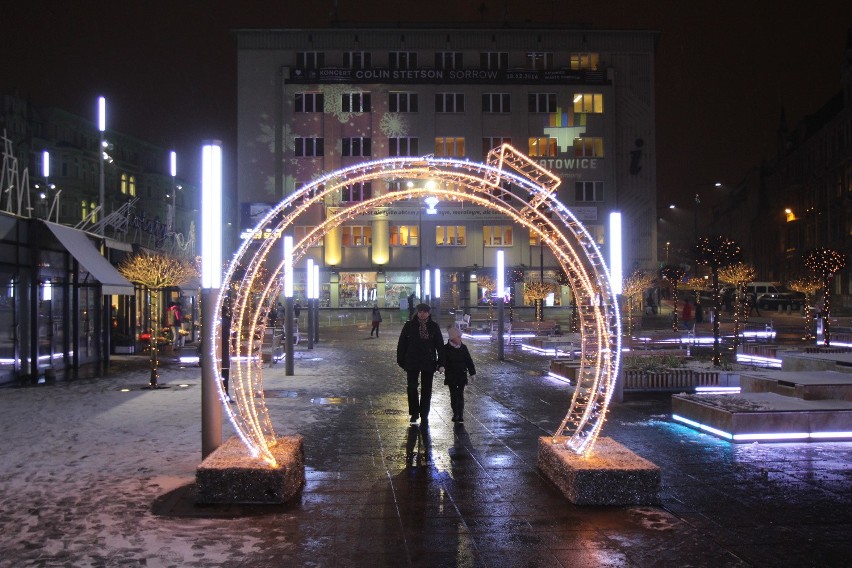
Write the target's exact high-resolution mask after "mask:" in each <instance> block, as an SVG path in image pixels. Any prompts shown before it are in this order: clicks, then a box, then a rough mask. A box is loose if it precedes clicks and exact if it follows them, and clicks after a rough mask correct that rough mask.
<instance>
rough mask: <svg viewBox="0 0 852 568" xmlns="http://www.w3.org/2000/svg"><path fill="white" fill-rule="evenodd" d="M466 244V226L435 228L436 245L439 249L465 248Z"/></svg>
mask: <svg viewBox="0 0 852 568" xmlns="http://www.w3.org/2000/svg"><path fill="white" fill-rule="evenodd" d="M466 242H467V238H466V228H465V226H464V225H438V226H437V227H435V244H436V245H437V246H439V247H463V246H465V244H466Z"/></svg>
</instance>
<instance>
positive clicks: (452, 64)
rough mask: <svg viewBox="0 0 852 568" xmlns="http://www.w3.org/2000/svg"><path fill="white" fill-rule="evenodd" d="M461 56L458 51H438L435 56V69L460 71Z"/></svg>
mask: <svg viewBox="0 0 852 568" xmlns="http://www.w3.org/2000/svg"><path fill="white" fill-rule="evenodd" d="M462 60H463V59H462V54H461V53H460V52H458V51H439V52H438V53H436V54H435V67H437V68H438V69H461V68H462V66H463V65H462Z"/></svg>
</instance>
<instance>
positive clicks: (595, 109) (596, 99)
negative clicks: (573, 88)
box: [574, 93, 604, 113]
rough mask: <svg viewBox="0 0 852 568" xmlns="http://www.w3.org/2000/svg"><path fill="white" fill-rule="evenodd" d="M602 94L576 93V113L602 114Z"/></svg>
mask: <svg viewBox="0 0 852 568" xmlns="http://www.w3.org/2000/svg"><path fill="white" fill-rule="evenodd" d="M603 111H604V110H603V94H602V93H574V112H591V113H602V112H603Z"/></svg>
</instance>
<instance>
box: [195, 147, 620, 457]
mask: <svg viewBox="0 0 852 568" xmlns="http://www.w3.org/2000/svg"><path fill="white" fill-rule="evenodd" d="M507 168H509V169H511V170H514V172H513V171H509V169H507ZM382 179H384V180H390V179H404V180H432V181H435V182H437V183H434V184H424V185H423V186H421V187H411V188H407V189H405V190H402V191H393V192H388V193H385V194H383V195H379V196H377V197H373V198H371V199H369V200H366V201H360V202H355V203H352V204H350V205H349V206H347V207H345V208H341V209H340V210H338V211H336V212H334V213H333V214H331V215H329V216H328V218H327V219H326V220H325V221H324V222H323V223H322V224H320V225H318V226H316V227H314V228H313V229H312V230H311V231H310V232H309V233H308V234H307V235H305V237H304V238H303V239H302V240H301V241H299V242H298V243H295V244H294V247H293V263H294V264H295V263H297V262H298V261H299V260H300V259H301V258H302V257H303V256H304V255H305V253H306V251H307V249H308V248H309V247H311V246H313V245H314V244H315V243H317V242H318V241H319V240H320V239H321V238H322V237H323V236H324V235H325V234H326V233H327V232H329V231H330V230H333V229H334V228H336V227H339V226H340V225H342V224H343V223H345V222H346V221H350V220H352V219H354V218H355V217H357V216H359V215H361V214H363V213H365V212H367V211H369V210H371V209H373V208H376V207H382V206H385V205H388V204H391V203H394V202H396V201H400V200H402V199H409V198H411V197H417V198H420V197H425V196H435V197H439V198H441V199H445V200H450V201H464V202H471V203H474V204H476V205H481V206H483V207H486V208H488V209H491V210H494V211H498V212H500V213H503V214H504V215H506V216H507V217H509V218H510V219H512V220H513V221H514V222H515V223H517V224H519V225H521V226H523V227H525V228H527V229H528V230H530V231H532V232H533V233H535V234H537V235H538V237H539V238H540V239H541V241H542V242H543V243H544V244H545V245H546V246H547V247H548V248H549V249H550V250H551V251H552V252H553V254H554V255H555V257H556V259H557V261H558V262H559V264H560V266H561V267H562V269H563V270H564V271H565V273H566V274H567V275H568V281H569V282H568V284H569V286H570V287H571V290H572V293H573V294H574V298H575V299H576V302H577V314H578V319H579V323H580V334H581V338H582V341H581V354H580V359H579V361H580V369H579V371H578V374H577V376H578V379H577V384H576V387H575V389H574V394H573V396H572V398H571V404H570V406H569V408H568V412H567V414H566V415H565V418H564V419H563V420H562V422H561V423H560V425H559V427H558V428H557V430H556V432H555V433H554V434H553V437H554V439H555V438H556V437H557V436H561V435H563V434H565V435H566V436H567V441H566V446H567V447H568V448H570V449H572V450H573V451H575V452H576V453H578V454H588V453H589V452H590V451H591V450H592V447H593V446H594V442H595V440H596V439H597V437H598V435H599V433H600V430H601V428H602V426H603V423H604V419H605V415H606V412H607V409H608V406H609V402H610V399H611V397H612V393H613V389H614V386H615V379H616V376H617V375H618V367H619V364H620V354H621V322H620V319H619V313H618V304H617V301H616V295H615V293H614V292H613V287H612V285H611V283H610V278H609V272H608V270H607V267H606V265H605V263H604V259H603V256H602V255H601V252H600V250H599V249H598V246H597V244H596V243H595V242H594V239H593V238H592V237H591V235H590V234H589V233H588V231H587V230H586V228H585V227H584V226H583V225H582V224H581V223H580V222H579V221H578V220H577V219H576V217H574V215H573V214H572V213H571V212H570V211H569V210H568V209H567V208H566V207H565V206H564V205H563V204H562V203H561V202H559V201H558V200H557V199H556V198H555V196H554V193H555V189H556V187H557V186H558V185H559V178H557V177H556V176H554V175H553V174H551V173H550V172H548V171H547V170H545V169H543V168H541V167H540V166H538V165H537V164H535V163H534V162H533V161H532V160H530V159H529V158H528V157H526V156H524V155H523V154H521V153H519V152H517V151H516V150H514V149H513V148H512V147H511V146H509V145H506V144H504V145H503V146H500V147H498V148H495V149H494V150H492V151H491V152H490V153H489V157H488V163H485V164H482V163H475V162H468V161H462V160H454V159H448V158H435V157H432V156H426V157H420V158H387V159H383V160H377V161H372V162H367V163H362V164H359V165H356V166H352V167H349V168H344V169H341V170H337V171H335V172H332V173H331V174H328V175H326V176H324V177H321V178H319V179H317V180H315V181H314V182H313V183H311V184H308V185H306V186H303V187H302V188H301V189H300V190H299V191H297V192H295V193H293V194H291V195H290V196H289V197H287V198H286V199H284V200H283V201H281V202H280V203H279V204H278V205H277V206H275V207H274V208H273V209H272V210H271V211H270V212H269V213H268V214H267V215H266V216H265V217H264V218H263V219H262V220H261V221H260V222H259V223H258V225H257V226H256V227H255V228H254V229H253V230H252V231H251V234H250V235H249V236H248V238H247V239H246V240H245V242H244V243H243V244H242V245H241V246H240V248H239V249H238V250H237V252H236V253H235V254H234V258H233V259H232V261H231V263H230V265H229V267H228V269H227V271H226V273H225V276H224V278H223V282H224V283H223V285H222V288H221V292H220V294H219V297H218V298H217V303H216V311H215V312H214V313H221V310H222V306H223V304H224V302H225V297H226V291H227V290H229V289H235V290H236V297H234V298H231V302H232V314H233V317H232V324H231V327H230V329H229V330H228V349H229V354H230V357H231V366H230V378H229V380H230V383H231V384H232V385H233V387H234V399H235V401H236V405H235V408H236V411H235V410H234V405H231V404H228V403H227V402H226V400H227V394H226V393H225V392H224V389H223V387H222V381H221V362H219V363H218V364H217V365H214V369H215V375H216V376H215V379H216V384H217V387H218V389H219V396H220V398H221V399H222V402H223V407H224V408H225V411H226V414H227V415H228V417H229V419H230V421H231V423H232V424H233V426H234V428H235V430H236V432H237V434H238V436H239V437H240V438H241V439H242V441H243V442H244V443H245V445H246V447H247V448H248V449H249V451H250V452H251V453H252V455H253V456H255V457H260V458H261V459H263V460H265V461H266V462H268V463H270V464H272V465H275V464H276V462H275V458H274V457H273V455H272V453H271V451H270V449H269V448H270V447H272V446H274V445H275V444H276V436H275V431H274V429H273V427H272V422H271V420H270V418H269V413H268V411H267V408H266V404H265V401H264V400H263V374H262V360H261V358H260V357H259V356H252V354H258V355H259V353H260V350H261V347H262V343H263V337H264V335H265V328H266V314H268V313H269V310H270V309H271V308H272V307H273V306H274V305H275V302H276V300H277V298H278V296H279V294H280V292H281V289H282V284H283V283H282V282H281V279H280V278H277V277H273V278H268V280H267V282H266V283H265V285H262V286H257V284H256V283H254V280H255V279H256V278H258V277H259V273H260V268H261V267H262V266H264V265H265V263H266V259H267V257H268V256H269V253H270V252H271V251H272V250H273V248H274V246H276V245H277V244H280V238H279V237H280V236H281V235H282V234H283V233H284V232H285V230H287V229H288V228H289V227H290V226H291V225H292V224H293V223H294V221H295V220H296V219H297V218H298V217H299V216H301V215H302V214H303V213H304V212H305V211H307V210H308V208H310V207H311V206H312V205H313V204H315V203H317V202H319V201H321V200H322V199H323V198H324V197H325V196H326V195H329V194H332V193H333V192H336V191H338V190H340V188H342V187H344V186H346V185H350V184H354V183H360V182H366V181H372V180H382ZM503 182H509V183H511V184H512V185H513V186H514V187H513V188H511V189H505V188H504V187H503V186H502V185H501V184H502V183H503ZM427 185H428V187H427ZM516 188H517V189H520V190H521V192H518V193H521V195H518V194H516V192H515V191H513V189H516ZM269 234H271V235H272V238H262V239H257V238H255V237H259V236H261V235H269ZM283 264H284V262H283V260H282V261H281V263H280V264H279V265H278V266H277V267H276V268H275V269H274V270H271V271H268V272H267V274H270V273H271V274H273V275H277V274H279V273H281V272H282V270H283ZM238 267H239V272H240V273H241V274H242V276H241V277H239V278H238V277H236V273H237V268H238ZM232 280H233V283H232ZM234 284H235V285H234ZM258 289H262V291H261V292H260V295H259V299H254V298H253V296H254V295H255V293H256V292H257V290H258ZM220 326H221V322H219V321H216V322H215V323H214V328H213V330H212V333H213V337H220V330H219V328H220ZM243 338H245V339H243ZM244 342H245V347H243V344H244ZM214 349H215V348H214ZM211 356H214V360H218V359H217V358H216V357H215V351H214V354H211Z"/></svg>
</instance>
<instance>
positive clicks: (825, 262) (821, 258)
mask: <svg viewBox="0 0 852 568" xmlns="http://www.w3.org/2000/svg"><path fill="white" fill-rule="evenodd" d="M804 260H805V266H806V267H807V268H808V270H810V271H811V272H813V273H814V274H816V275H817V276H818V277H819V278H820V280H822V287H823V297H824V300H823V306H822V311H823V322H822V343H823V345H825V346H826V347H828V346H830V345H831V279H832V278H833V277H834V275H835V274H836V273H837V272H838V271H840V270H843V269H844V268H845V267H846V255H845V254H843V253H842V252H840V251H838V250H834V249H830V248H822V247H818V248H815V249H813V250H811V251H809V252H807V253H805V259H804Z"/></svg>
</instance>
